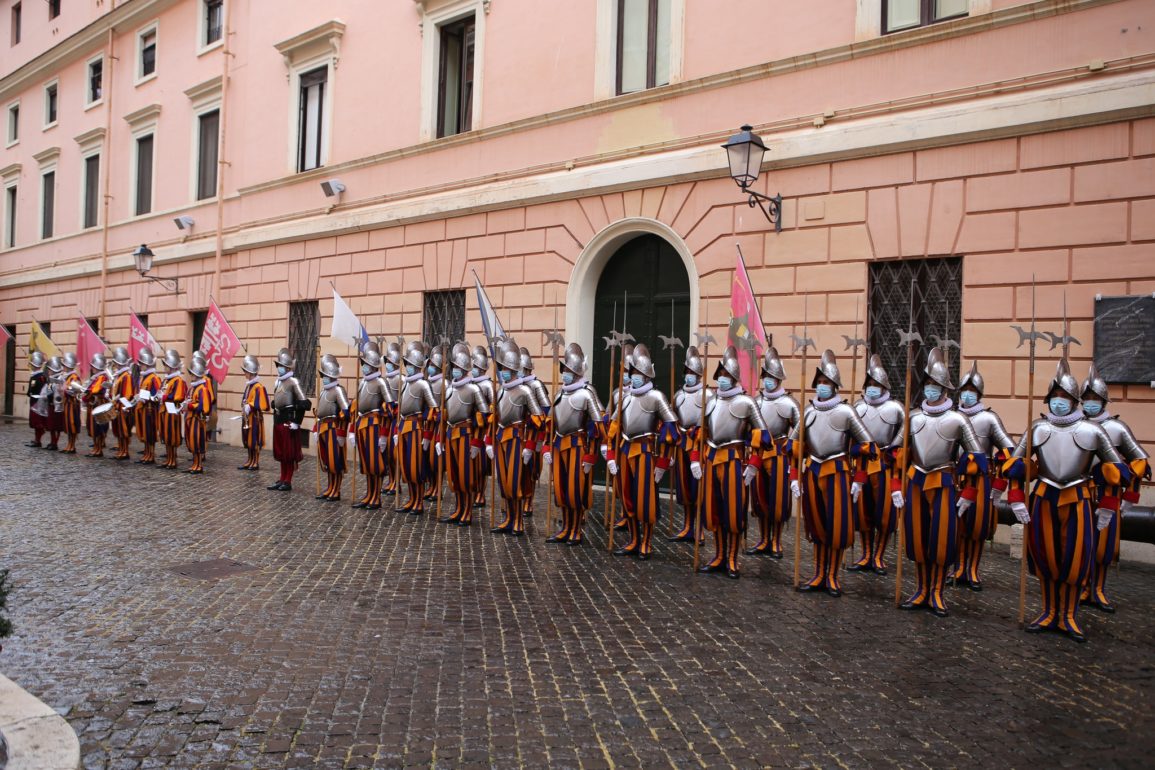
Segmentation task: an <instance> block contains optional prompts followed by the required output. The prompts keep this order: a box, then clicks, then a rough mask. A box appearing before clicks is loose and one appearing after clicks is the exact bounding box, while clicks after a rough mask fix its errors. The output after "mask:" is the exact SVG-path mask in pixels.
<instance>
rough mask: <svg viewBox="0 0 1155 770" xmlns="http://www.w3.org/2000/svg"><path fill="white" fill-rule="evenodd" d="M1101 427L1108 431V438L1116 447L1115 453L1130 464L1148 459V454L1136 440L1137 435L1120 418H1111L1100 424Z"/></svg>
mask: <svg viewBox="0 0 1155 770" xmlns="http://www.w3.org/2000/svg"><path fill="white" fill-rule="evenodd" d="M1099 427H1101V428H1102V429H1103V430H1105V431H1107V437H1108V438H1109V439H1111V446H1113V447H1115V451H1116V452H1118V453H1119V456H1120V457H1122V458H1123V459H1124V460H1126V461H1127V462H1130V461H1131V460H1145V459H1147V452H1146V451H1144V449H1143V447H1141V446H1140V445H1139V442H1138V441H1136V440H1135V434H1133V433H1132V432H1131V429H1130V428H1129V427H1127V423H1125V422H1123V421H1122V420H1120V419H1119V418H1118V417H1111V418H1109V419H1106V420H1104V421H1103V422H1101V423H1099Z"/></svg>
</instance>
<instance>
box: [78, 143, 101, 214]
mask: <svg viewBox="0 0 1155 770" xmlns="http://www.w3.org/2000/svg"><path fill="white" fill-rule="evenodd" d="M81 214H82V219H81V223H80V226H81V227H82V228H84V229H85V230H87V229H88V228H90V227H96V226H97V225H98V224H100V153H99V152H96V153H93V154H91V155H88V156H86V157H85V158H84V189H83V200H82V207H81Z"/></svg>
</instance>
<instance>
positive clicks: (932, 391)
mask: <svg viewBox="0 0 1155 770" xmlns="http://www.w3.org/2000/svg"><path fill="white" fill-rule="evenodd" d="M922 395H923V397H924V398H925V399H926V400H927V401H938V400H939V399H940V398H942V388H940V387H939V386H938V385H926V386H924V387H923V389H922Z"/></svg>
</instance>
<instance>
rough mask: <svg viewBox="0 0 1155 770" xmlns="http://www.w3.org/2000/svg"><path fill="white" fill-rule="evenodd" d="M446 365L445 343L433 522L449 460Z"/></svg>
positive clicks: (439, 506)
mask: <svg viewBox="0 0 1155 770" xmlns="http://www.w3.org/2000/svg"><path fill="white" fill-rule="evenodd" d="M442 339H443V340H444V339H445V337H442ZM448 363H449V349H448V344H447V343H446V342H442V343H441V409H440V410H439V414H438V420H437V422H438V425H437V431H438V433H437V440H438V441H440V442H441V455H440V457H438V455H437V453H436V452H434V455H433V456H434V457H437V459H438V462H437V471H438V472H437V513H436V514H435V515H434V517H433V520H434V521H438V520H440V519H441V497H442V490H443V489H444V487H445V466H446V462H447V461H448V459H449V441H448V437H447V436H446V435H445V423H446V418H445V393H446V391H447V390H449V383H448V382H446V380H445V367H446V364H448ZM471 494H472V493H471Z"/></svg>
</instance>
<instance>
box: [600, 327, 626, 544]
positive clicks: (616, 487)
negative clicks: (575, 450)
mask: <svg viewBox="0 0 1155 770" xmlns="http://www.w3.org/2000/svg"><path fill="white" fill-rule="evenodd" d="M633 360H634V346H633V345H631V344H623V345H622V358H621V361H619V362H618V364H619V366H620V369H619V370H618V372H617V373H616V374H611V375H610V386H611V387H613V383H614V377H620V378H621V385H620V386H618V388H617V389H616V390H614V391H613V392H612V393H610V400H609V408H608V409H606V419H605V424H606V427H605V430H604V431H603V432H604V433H605V436H606V443H605V444H602V447H601V454H602V459H603V460H605V461H606V462H607V463H608V462H609V450H610V449H613V448H615V444H614V440H611V439H610V423H611V422H612V421H613V420H614V418H616V417H617V416H618V401H619V400H621V398H622V397H623V396H624V395H625V394H626V393H628V392H629V390H630V377H629V375H628V374H627V371H628V370H629V366H630V362H631V361H633ZM616 440H617V441H620V440H621V436H618V437H617V439H616ZM610 478H611V479H612V481H611V482H610V483H611V484H612V485H613V494H614V496H615V497H617V498H618V499H619V500H620V499H621V497H622V479H621V477H620V476H616V475H613V474H611V476H610ZM628 527H629V515H628V514H627V513H626V507H625V506H624V505H623V506H622V514H621V518H620V519H618V520H617V521H615V522H614V529H615V530H618V529H627V528H628Z"/></svg>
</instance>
